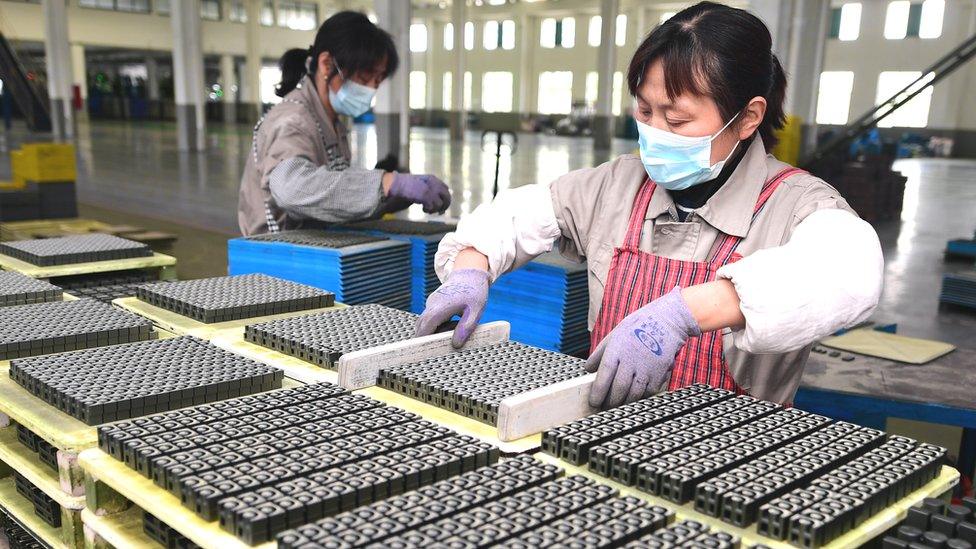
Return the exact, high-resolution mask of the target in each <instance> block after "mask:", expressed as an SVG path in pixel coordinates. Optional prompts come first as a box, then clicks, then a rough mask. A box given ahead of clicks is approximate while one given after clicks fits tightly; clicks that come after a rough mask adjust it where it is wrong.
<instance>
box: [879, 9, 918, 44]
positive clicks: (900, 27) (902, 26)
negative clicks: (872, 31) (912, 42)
mask: <svg viewBox="0 0 976 549" xmlns="http://www.w3.org/2000/svg"><path fill="white" fill-rule="evenodd" d="M911 5H912V3H911V2H909V1H908V0H897V1H895V2H890V3H889V4H888V12H887V14H886V15H885V27H884V36H885V38H887V39H888V40H901V39H902V38H905V36H907V35H908V12H909V11H911Z"/></svg>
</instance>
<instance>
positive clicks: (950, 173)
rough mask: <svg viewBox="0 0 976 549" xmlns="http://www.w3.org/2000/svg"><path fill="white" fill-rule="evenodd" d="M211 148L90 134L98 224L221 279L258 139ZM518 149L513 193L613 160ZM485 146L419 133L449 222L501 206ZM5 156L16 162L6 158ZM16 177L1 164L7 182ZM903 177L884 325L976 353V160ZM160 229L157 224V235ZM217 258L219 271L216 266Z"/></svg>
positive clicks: (150, 135)
mask: <svg viewBox="0 0 976 549" xmlns="http://www.w3.org/2000/svg"><path fill="white" fill-rule="evenodd" d="M354 135H355V142H354V145H353V148H354V156H355V158H356V160H355V162H356V163H357V164H358V165H361V166H372V165H373V164H374V163H375V161H376V152H375V134H374V133H373V132H372V131H371V130H369V129H368V128H356V130H355V133H354ZM208 137H209V145H210V149H209V151H208V152H207V153H206V154H202V155H199V154H186V153H179V152H178V151H177V150H176V141H175V136H174V132H173V125H172V124H159V123H140V124H134V123H120V122H97V123H90V124H89V123H83V124H81V125H80V127H79V138H78V147H79V156H80V159H81V162H80V165H79V177H78V185H79V193H80V199H81V200H82V201H83V202H84V203H86V204H88V205H90V206H91V207H95V208H96V209H94V210H91V213H92V214H93V215H101V216H102V217H104V216H108V215H111V211H113V210H114V211H117V212H121V213H120V214H119V216H120V218H121V221H123V222H129V223H132V222H133V221H134V220H136V219H138V218H142V219H143V222H142V223H140V224H141V225H143V226H147V227H148V228H158V229H162V230H169V231H170V232H174V231H176V230H178V228H179V226H180V225H183V226H188V227H193V228H196V229H198V230H202V231H205V232H201V233H200V236H199V238H197V239H194V238H193V236H192V235H193V234H194V232H193V231H192V230H185V228H184V230H181V231H179V232H180V234H181V240H180V242H179V243H178V245H177V246H178V248H177V253H178V254H179V255H187V254H188V255H190V256H192V257H193V258H195V259H192V260H191V259H190V257H186V258H181V261H183V260H186V261H187V269H188V272H184V273H182V274H181V276H184V277H192V276H194V275H197V274H198V273H199V274H211V273H213V272H214V271H215V270H219V269H220V268H222V265H223V261H225V259H226V258H225V257H224V256H225V254H224V253H223V251H221V252H220V253H219V254H216V253H213V250H212V248H213V247H216V246H219V245H220V243H221V241H222V240H223V238H226V236H230V235H234V234H236V233H237V219H236V204H237V188H238V184H239V179H240V173H241V170H242V169H243V165H244V158H245V156H244V155H245V154H247V153H248V152H249V148H250V143H251V142H250V139H251V136H250V131H249V130H248V129H247V128H246V127H243V126H222V125H217V126H212V127H211V129H210V132H209V136H208ZM22 138H23V132H16V131H15V132H11V133H10V134H9V135H8V134H0V152H5V151H2V149H9V148H10V147H13V146H16V144H17V142H18V141H19V140H20V139H22ZM519 139H520V140H521V141H520V143H519V149H518V151H517V152H516V153H515V155H514V156H512V157H511V159H510V160H509V159H508V157H505V158H503V161H502V168H501V178H500V186H501V188H503V189H504V188H506V187H508V186H513V187H515V186H520V185H524V184H528V183H534V182H539V181H550V180H552V179H554V178H556V177H558V176H559V175H561V174H563V173H565V172H567V171H569V170H572V169H576V168H580V167H585V166H591V165H594V164H596V163H598V162H600V161H602V160H604V159H600V158H595V157H594V154H593V151H592V147H591V142H590V140H588V139H577V138H566V137H551V136H540V135H528V134H524V135H520V136H519ZM480 145H481V144H480V140H479V135H478V134H476V133H471V134H469V135H468V138H467V140H466V141H465V142H464V144H458V143H452V142H451V141H450V140H449V139H448V136H447V132H446V130H434V129H423V128H418V129H414V130H413V131H412V133H411V152H410V168H411V169H412V170H413V171H414V172H429V173H434V174H436V175H439V176H441V177H442V178H443V179H445V180H446V181H448V182H449V184H450V185H451V187H452V190H453V192H454V196H455V201H454V204H453V205H452V207H451V211H450V212H449V214H450V215H453V216H458V215H460V214H462V213H464V212H468V211H471V210H472V209H474V208H475V207H477V205H479V204H481V203H482V202H484V201H486V200H489V199H490V197H491V188H492V180H493V177H494V169H495V166H494V149H493V148H491V149H487V148H486V150H482V148H481V146H480ZM633 147H634V143H632V142H630V141H625V140H617V141H615V143H614V149H615V150H614V154H619V153H623V152H627V151H629V150H632V148H633ZM0 157H2V158H4V160H3V161H2V162H3V163H5V162H6V155H5V154H4V155H0ZM5 167H6V166H4V165H2V164H0V171H6V170H4V169H3V168H5ZM896 168H897V169H900V170H902V171H903V172H904V173H905V174H906V175H907V176H908V177H909V181H908V186H907V188H906V191H905V193H906V194H905V207H904V211H903V213H902V219H901V220H900V222H890V223H886V224H884V225H881V226H879V227H878V232H879V235H880V236H881V239H882V243H883V245H884V250H885V257H886V274H885V293H884V297H883V300H882V303H881V306H880V307H879V309H878V312H877V313H876V314H875V317H874V318H875V320H877V321H879V322H897V323H898V324H899V332H900V333H903V334H906V335H912V336H917V337H926V338H934V339H941V340H944V341H948V342H951V343H954V344H956V345H959V346H966V347H974V348H976V338H974V337H973V335H974V334H976V315H974V314H972V313H968V312H965V311H958V310H944V309H940V308H939V306H938V293H939V288H940V285H941V278H942V274H943V273H944V272H946V271H954V270H963V269H972V267H973V266H972V263H946V262H945V261H944V260H943V250H944V248H945V243H946V240H948V239H950V238H957V237H962V236H966V235H972V234H973V231H974V229H976V161H963V160H903V161H899V162H898V163H897V164H896ZM83 213H85V212H84V210H83ZM414 213H416V214H419V213H420V212H414ZM153 218H154V219H156V220H158V223H156V224H155V225H153V223H152V222H151V219H153ZM174 227H175V228H174ZM221 235H224V236H221ZM179 248H183V249H184V250H186V251H185V253H181V252H180V249H179ZM218 255H219V256H220V259H219V260H215V259H213V258H215V257H216V256H218ZM208 260H209V261H211V262H212V264H213V267H212V268H211V267H210V266H207V265H206V263H207V261H208ZM190 261H192V262H193V264H192V265H191V264H190ZM218 261H219V262H218Z"/></svg>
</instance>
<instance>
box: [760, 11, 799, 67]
mask: <svg viewBox="0 0 976 549" xmlns="http://www.w3.org/2000/svg"><path fill="white" fill-rule="evenodd" d="M749 10H750V11H752V12H753V13H755V14H756V15H757V16H759V18H760V19H762V20H763V22H764V23H766V26H767V27H769V34H770V35H771V36H772V38H773V52H774V53H776V55H777V56H779V58H780V60H781V61H784V60H785V59H786V57H787V56H788V55H789V51H790V49H789V48H790V34H791V33H790V22H791V20H792V18H793V0H750V2H749ZM784 63H785V61H784Z"/></svg>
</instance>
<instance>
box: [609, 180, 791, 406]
mask: <svg viewBox="0 0 976 549" xmlns="http://www.w3.org/2000/svg"><path fill="white" fill-rule="evenodd" d="M802 172H803V170H800V169H798V168H787V169H785V170H783V171H781V172H779V173H778V174H776V175H775V176H773V178H772V179H770V180H769V181H767V182H766V183H765V184H764V185H763V188H762V191H761V192H760V193H759V199H758V200H757V201H756V206H755V208H754V209H753V213H752V219H753V221H755V219H756V216H758V215H759V212H761V211H762V209H763V206H765V205H766V202H767V201H768V200H769V197H770V196H772V195H773V192H775V191H776V188H777V187H778V186H779V184H780V183H782V182H783V180H784V179H786V178H787V177H790V176H791V175H794V174H797V173H802ZM655 188H656V185H655V184H654V182H653V181H650V180H647V181H646V182H645V183H644V184H643V185H641V188H640V190H639V191H638V192H637V197H636V198H635V199H634V209H633V211H632V212H631V214H630V222H629V224H628V226H627V234H626V236H624V242H623V245H622V246H621V247H619V248H615V249H614V250H613V259H612V260H611V261H610V273H609V275H608V276H607V284H606V288H605V289H604V292H603V305H602V306H601V308H600V314H599V315H597V318H596V325H595V326H594V327H593V335H592V338H591V342H590V352H593V350H594V349H596V346H597V345H598V344H599V343H600V342H601V341H603V338H604V337H606V336H607V334H609V333H610V331H611V330H613V328H614V327H615V326H616V325H617V324H618V323H619V322H620V321H621V320H623V319H624V317H625V316H627V315H629V314H630V313H632V312H634V311H636V310H637V309H639V308H641V307H643V306H644V305H646V304H648V303H650V302H651V301H653V300H655V299H657V298H659V297H661V296H662V295H664V294H666V293H668V292H670V291H671V290H672V289H674V287H675V286H679V287H681V288H686V287H688V286H694V285H695V284H704V283H705V282H711V281H713V280H715V278H716V277H715V273H716V272H717V271H718V269H719V267H721V266H722V265H725V264H726V263H729V262H733V261H736V260H738V259H739V258H740V257H741V256H739V255H738V254H736V253H735V250H736V248H738V247H739V242H741V241H742V239H741V238H740V237H737V236H732V235H728V234H724V235H722V237H721V238H722V239H721V240H720V242H719V245H718V247H717V248H716V249H715V253H714V254H713V255H712V258H711V259H710V260H707V261H681V260H678V259H669V258H666V257H662V256H658V255H651V254H649V253H646V252H642V251H641V250H640V249H639V246H640V237H641V231H642V230H643V228H644V218H645V216H646V215H647V207H648V205H649V204H650V203H651V197H652V196H653V195H654V189H655ZM695 383H705V384H708V385H710V386H712V387H719V388H722V389H728V390H730V391H737V392H742V390H741V389H740V388H739V386H738V385H736V383H735V380H734V379H732V374H730V373H729V368H728V364H727V363H726V362H725V356H724V353H723V352H722V331H721V330H714V331H711V332H708V333H704V334H702V335H701V336H699V337H692V338H690V339H688V341H687V342H686V343H685V345H684V347H682V348H681V350H680V351H678V354H677V356H676V357H675V359H674V370H673V371H672V372H671V381H670V383H669V385H668V389H669V390H673V389H678V388H681V387H685V386H687V385H692V384H695Z"/></svg>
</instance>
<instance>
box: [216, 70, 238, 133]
mask: <svg viewBox="0 0 976 549" xmlns="http://www.w3.org/2000/svg"><path fill="white" fill-rule="evenodd" d="M236 73H237V71H236V70H235V67H234V56H233V55H229V54H225V55H221V56H220V87H221V89H223V90H224V97H223V98H222V99H221V101H222V102H223V111H224V122H225V123H227V124H234V123H236V122H237V92H235V91H234V89H235V88H237V74H236Z"/></svg>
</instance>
